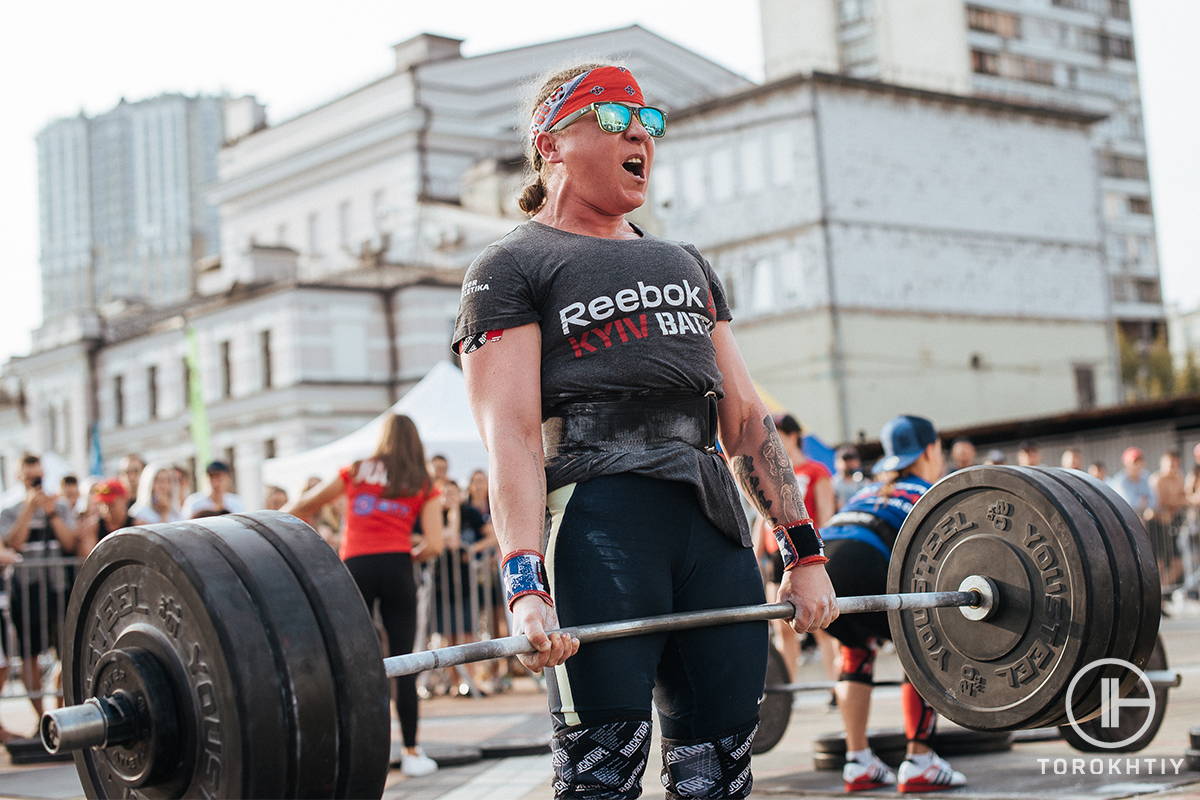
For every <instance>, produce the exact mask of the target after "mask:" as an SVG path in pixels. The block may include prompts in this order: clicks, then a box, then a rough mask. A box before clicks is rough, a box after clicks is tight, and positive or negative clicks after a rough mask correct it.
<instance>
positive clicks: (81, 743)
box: [38, 697, 109, 755]
mask: <svg viewBox="0 0 1200 800" xmlns="http://www.w3.org/2000/svg"><path fill="white" fill-rule="evenodd" d="M108 726H109V717H108V714H106V713H105V710H104V708H103V706H102V705H101V701H99V700H97V699H96V698H94V697H93V698H90V699H88V700H87V701H85V702H83V703H81V704H79V705H77V706H66V707H64V708H56V709H54V710H53V711H47V712H46V713H44V714H42V721H41V724H40V725H39V726H38V731H39V733H40V734H41V737H42V746H43V747H45V748H46V752H48V753H50V754H51V755H57V754H58V753H67V752H71V751H74V750H83V749H86V748H88V747H103V746H105V745H106V744H108Z"/></svg>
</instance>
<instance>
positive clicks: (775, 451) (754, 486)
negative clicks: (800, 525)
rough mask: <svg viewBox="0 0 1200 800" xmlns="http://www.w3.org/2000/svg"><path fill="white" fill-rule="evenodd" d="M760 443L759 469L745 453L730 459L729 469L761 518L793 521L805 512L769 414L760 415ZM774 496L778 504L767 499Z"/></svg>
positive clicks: (794, 476)
mask: <svg viewBox="0 0 1200 800" xmlns="http://www.w3.org/2000/svg"><path fill="white" fill-rule="evenodd" d="M762 437H763V438H762V446H761V447H760V449H759V456H760V459H761V464H762V469H761V470H760V468H759V466H758V465H756V464H755V462H754V458H753V457H752V456H749V455H739V456H735V457H734V458H732V459H730V469H732V470H733V474H734V475H735V476H736V477H737V479H738V480H739V481H741V484H742V488H743V489H745V491H746V494H747V495H748V496H749V498H750V501H751V502H752V503H754V506H755V507H756V508H757V509H758V512H759V513H760V514H762V515H763V517H764V518H766V519H768V520H770V521H771V522H772V523H773V524H776V525H779V524H783V523H787V522H794V521H796V520H799V519H804V518H806V517H807V516H808V513H807V511H806V510H805V508H804V499H803V498H802V497H801V496H800V489H799V487H798V486H797V485H796V475H795V472H793V470H792V462H791V460H790V459H789V458H788V456H787V452H786V451H785V450H784V449H783V442H782V441H780V439H779V434H778V433H777V432H776V431H775V423H774V422H773V421H772V420H771V418H770V417H769V416H767V417H763V430H762ZM772 497H774V498H775V499H776V500H778V501H779V502H778V506H776V504H775V502H773V501H772V500H771V498H772ZM772 508H777V510H778V513H776V514H772V513H771V509H772Z"/></svg>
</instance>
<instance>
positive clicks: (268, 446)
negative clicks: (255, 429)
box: [263, 439, 275, 459]
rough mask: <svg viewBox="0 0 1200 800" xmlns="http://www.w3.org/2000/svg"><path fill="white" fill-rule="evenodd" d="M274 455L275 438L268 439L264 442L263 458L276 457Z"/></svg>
mask: <svg viewBox="0 0 1200 800" xmlns="http://www.w3.org/2000/svg"><path fill="white" fill-rule="evenodd" d="M274 457H275V440H274V439H267V440H266V441H265V442H263V458H264V459H266V458H274Z"/></svg>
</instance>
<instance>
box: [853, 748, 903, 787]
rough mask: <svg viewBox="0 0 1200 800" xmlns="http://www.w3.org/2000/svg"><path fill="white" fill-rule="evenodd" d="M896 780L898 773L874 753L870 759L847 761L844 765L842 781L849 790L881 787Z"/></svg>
mask: <svg viewBox="0 0 1200 800" xmlns="http://www.w3.org/2000/svg"><path fill="white" fill-rule="evenodd" d="M895 782H896V774H895V773H894V772H892V771H891V770H890V769H888V765H887V764H885V763H883V762H882V761H880V760H879V756H877V755H875V754H874V753H872V754H871V757H870V759H869V760H868V761H866V762H862V761H847V762H846V766H844V767H842V783H843V784H845V787H846V791H847V792H864V791H866V790H868V789H881V788H883V787H884V786H891V785H892V784H894V783H895Z"/></svg>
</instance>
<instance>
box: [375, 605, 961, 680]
mask: <svg viewBox="0 0 1200 800" xmlns="http://www.w3.org/2000/svg"><path fill="white" fill-rule="evenodd" d="M981 602H983V598H982V597H981V595H980V594H979V592H977V591H973V590H972V591H964V592H913V593H910V594H880V595H864V596H861V597H839V598H838V601H837V604H838V611H839V612H840V613H842V614H863V613H869V612H874V611H903V610H906V609H915V608H956V607H962V606H976V605H979V604H980V603H981ZM795 615H796V609H795V607H794V606H793V605H792V604H791V603H765V604H762V605H754V606H736V607H734V608H718V609H712V610H709V611H689V612H684V613H679V614H663V615H660V616H656V617H642V618H639V619H629V620H623V621H619V622H601V623H596V624H594V625H577V626H574V627H570V628H561V629H559V630H555V631H549V633H565V634H568V635H570V636H573V637H574V638H576V639H578V640H579V641H580V643H581V644H587V643H588V642H600V641H604V640H606V639H618V638H621V637H625V636H643V635H646V634H652V633H664V632H666V631H678V630H687V629H689V628H704V627H708V626H711V625H732V624H735V623H739V622H758V621H760V620H770V619H791V618H792V617H794V616H795ZM534 652H536V650H535V649H534V647H533V646H532V645H531V644H530V643H529V639H528V638H527V637H525V636H505V637H501V638H499V639H490V640H488V641H484V642H471V643H470V644H460V645H454V646H451V647H442V648H439V649H437V650H426V651H423V652H419V653H409V654H407V655H401V656H392V657H391V658H385V659H384V661H383V666H384V669H385V671H386V672H387V676H388V677H389V678H398V677H400V676H402V675H415V674H416V673H418V672H424V671H425V670H430V669H440V668H442V667H455V666H458V665H459V664H469V663H472V662H475V661H487V660H489V659H493V658H508V657H509V656H519V655H526V654H528V653H534Z"/></svg>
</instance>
